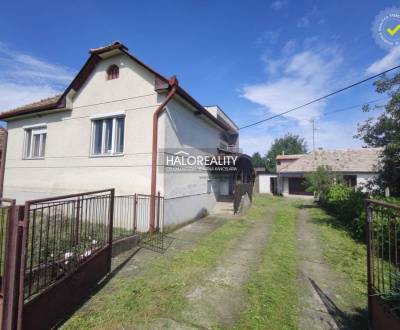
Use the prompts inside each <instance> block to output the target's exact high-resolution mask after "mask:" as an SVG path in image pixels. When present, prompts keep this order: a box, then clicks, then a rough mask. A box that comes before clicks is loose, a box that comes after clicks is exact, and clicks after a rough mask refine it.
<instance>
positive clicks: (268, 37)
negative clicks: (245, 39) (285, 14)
mask: <svg viewBox="0 0 400 330" xmlns="http://www.w3.org/2000/svg"><path fill="white" fill-rule="evenodd" d="M280 34H281V31H280V30H274V31H265V32H264V33H263V34H262V36H261V37H259V38H258V39H257V40H256V45H258V46H262V45H264V44H265V43H269V44H271V45H273V44H276V42H277V41H278V39H279V36H280Z"/></svg>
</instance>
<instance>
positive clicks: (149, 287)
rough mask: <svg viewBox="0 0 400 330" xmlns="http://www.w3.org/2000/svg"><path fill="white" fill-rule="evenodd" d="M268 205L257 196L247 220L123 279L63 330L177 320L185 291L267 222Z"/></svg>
mask: <svg viewBox="0 0 400 330" xmlns="http://www.w3.org/2000/svg"><path fill="white" fill-rule="evenodd" d="M267 205H268V201H266V200H265V199H264V198H262V197H259V196H255V198H254V203H253V205H252V207H251V208H250V210H249V211H248V213H247V215H246V216H244V217H242V218H240V219H235V220H234V219H232V220H230V221H229V222H227V223H225V224H224V225H223V226H222V227H220V228H219V229H217V230H216V231H214V232H213V233H211V234H210V235H209V236H207V237H206V238H205V239H203V240H201V241H200V242H199V243H198V244H197V245H195V246H194V247H193V248H191V249H189V250H187V251H183V252H180V253H178V254H177V255H175V256H164V257H163V258H159V259H157V260H155V261H153V262H150V263H149V264H147V265H146V270H145V272H144V274H142V275H141V276H139V277H136V278H131V279H130V278H124V279H118V280H117V281H115V282H114V283H113V287H112V293H110V290H109V291H108V292H107V293H101V294H99V295H98V296H96V297H95V298H94V299H95V300H94V301H93V303H92V304H91V307H90V309H84V310H82V311H80V312H78V313H76V314H75V315H74V316H73V317H72V318H71V319H70V320H69V321H68V322H67V323H66V324H65V325H64V328H66V329H90V328H107V329H113V328H117V327H118V328H123V327H124V326H128V327H132V325H133V324H134V325H135V327H140V326H141V325H144V324H146V323H148V322H149V321H150V320H154V319H157V318H161V317H163V318H172V319H176V317H177V315H179V312H180V311H181V310H182V309H183V307H184V305H185V298H184V292H185V290H187V288H189V287H191V286H192V285H193V284H194V283H196V282H197V281H200V280H201V278H202V276H203V275H204V273H205V272H206V271H208V270H209V269H211V268H212V267H215V266H216V264H217V262H218V259H219V257H220V256H221V255H223V253H224V252H225V251H226V249H227V248H228V246H229V243H230V242H231V241H232V240H233V239H234V238H235V237H237V236H239V235H240V234H241V233H243V232H245V231H246V230H247V229H248V228H249V227H250V226H251V225H252V224H253V223H254V221H257V220H259V219H261V218H263V217H264V215H265V210H266V206H267Z"/></svg>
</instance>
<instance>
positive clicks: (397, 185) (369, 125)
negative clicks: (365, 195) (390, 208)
mask: <svg viewBox="0 0 400 330" xmlns="http://www.w3.org/2000/svg"><path fill="white" fill-rule="evenodd" d="M374 86H375V89H376V91H377V92H378V93H379V94H387V95H388V96H389V98H390V100H389V101H388V103H387V104H386V105H384V106H374V107H371V106H370V105H364V106H363V111H364V112H371V111H373V110H376V109H379V110H381V111H382V109H383V112H382V113H381V114H380V115H379V116H378V117H377V118H375V119H374V118H369V119H367V120H366V121H365V122H364V123H363V124H359V125H358V129H357V131H358V133H357V134H356V135H355V137H358V138H360V139H362V140H363V141H364V142H365V143H366V145H367V146H369V147H382V148H383V151H382V155H381V158H380V166H379V168H378V170H379V173H378V177H377V179H376V181H375V184H376V185H377V186H378V187H379V188H380V189H379V190H380V192H381V193H382V192H383V191H384V190H385V188H386V187H388V188H389V190H390V193H391V195H392V196H397V197H398V196H400V73H398V74H396V75H394V76H393V77H391V78H388V77H387V76H383V77H382V78H381V79H380V80H378V81H376V82H375V83H374Z"/></svg>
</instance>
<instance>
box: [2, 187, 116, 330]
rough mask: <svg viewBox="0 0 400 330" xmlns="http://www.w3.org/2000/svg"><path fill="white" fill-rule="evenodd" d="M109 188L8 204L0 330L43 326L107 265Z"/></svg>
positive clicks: (75, 299) (61, 312)
mask: <svg viewBox="0 0 400 330" xmlns="http://www.w3.org/2000/svg"><path fill="white" fill-rule="evenodd" d="M113 208H114V189H108V190H101V191H94V192H90V193H84V194H73V195H65V196H58V197H53V198H46V199H38V200H32V201H28V202H26V203H25V205H24V206H15V201H13V202H11V207H10V212H9V215H10V216H9V217H8V226H9V227H8V230H7V231H6V232H7V233H8V235H7V253H6V255H7V258H6V266H5V269H4V274H5V277H6V279H5V288H4V305H3V306H4V308H3V320H2V329H28V328H29V329H46V328H50V327H52V326H54V324H55V323H56V322H57V321H58V320H60V319H62V318H63V317H64V316H65V315H66V314H68V313H69V312H70V311H71V310H72V309H73V308H74V307H75V306H76V305H77V304H79V303H80V302H81V301H82V298H83V297H84V296H86V295H87V293H88V290H89V289H90V288H91V287H92V286H93V285H94V284H95V283H97V282H98V281H99V280H101V279H102V278H103V277H104V276H105V275H106V274H107V273H108V272H109V271H110V269H111V257H112V237H113V215H114V210H113Z"/></svg>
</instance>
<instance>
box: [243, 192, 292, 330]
mask: <svg viewBox="0 0 400 330" xmlns="http://www.w3.org/2000/svg"><path fill="white" fill-rule="evenodd" d="M269 203H270V206H271V207H277V208H278V211H277V214H276V220H275V223H274V224H273V227H272V234H271V237H270V239H269V241H268V243H267V246H266V249H265V251H264V253H263V261H262V264H261V266H260V268H259V270H258V271H257V272H255V273H254V275H253V277H252V278H251V280H250V281H249V283H248V285H247V290H248V307H247V308H246V309H245V310H244V311H243V312H242V314H241V318H240V320H239V322H238V323H237V325H236V328H237V329H271V330H274V329H279V330H280V329H297V327H298V326H297V324H298V317H299V305H298V304H299V302H298V296H299V291H298V285H297V268H298V262H299V256H298V253H297V239H296V221H295V219H296V215H297V212H298V208H297V207H296V205H297V203H296V202H295V201H288V200H282V199H279V198H273V199H269Z"/></svg>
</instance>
